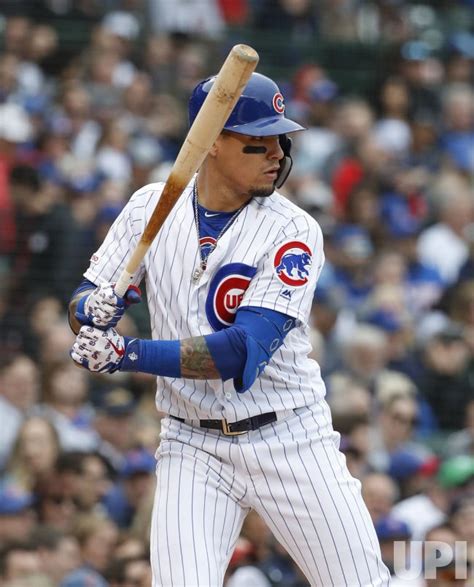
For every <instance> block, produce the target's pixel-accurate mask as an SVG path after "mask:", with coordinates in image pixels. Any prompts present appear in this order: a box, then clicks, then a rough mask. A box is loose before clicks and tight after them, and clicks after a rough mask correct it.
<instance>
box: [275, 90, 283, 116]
mask: <svg viewBox="0 0 474 587" xmlns="http://www.w3.org/2000/svg"><path fill="white" fill-rule="evenodd" d="M273 108H275V110H276V112H278V114H283V112H285V102H284V101H283V96H282V95H281V94H280V93H278V94H275V95H274V96H273Z"/></svg>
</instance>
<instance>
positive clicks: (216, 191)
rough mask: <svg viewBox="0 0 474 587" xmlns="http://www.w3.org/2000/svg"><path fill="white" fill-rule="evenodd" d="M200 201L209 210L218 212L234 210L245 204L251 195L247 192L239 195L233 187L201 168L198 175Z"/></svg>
mask: <svg viewBox="0 0 474 587" xmlns="http://www.w3.org/2000/svg"><path fill="white" fill-rule="evenodd" d="M196 181H197V194H198V202H199V204H200V205H201V206H204V208H207V209H208V210H215V211H216V212H233V211H234V210H238V209H239V208H240V207H241V206H242V205H243V204H245V203H246V202H247V201H248V200H249V197H248V196H247V195H246V194H242V195H239V194H237V193H236V191H235V189H232V188H230V187H228V186H226V185H225V183H222V182H221V181H216V180H215V179H214V178H212V177H211V174H209V173H206V172H205V171H204V170H202V169H201V171H200V172H199V175H198V177H197V180H196Z"/></svg>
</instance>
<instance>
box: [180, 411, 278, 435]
mask: <svg viewBox="0 0 474 587" xmlns="http://www.w3.org/2000/svg"><path fill="white" fill-rule="evenodd" d="M170 418H173V420H178V422H183V423H186V422H189V423H190V424H192V423H193V421H191V420H185V419H184V418H178V417H177V416H171V415H170ZM276 421H277V415H276V414H275V412H268V413H267V414H260V415H258V416H252V417H251V418H245V420H238V421H237V422H227V420H199V426H201V428H211V429H213V430H220V431H221V432H222V433H223V434H226V435H227V436H234V435H237V434H245V433H246V432H249V431H250V430H257V428H260V427H261V426H265V425H266V424H271V423H272V422H276Z"/></svg>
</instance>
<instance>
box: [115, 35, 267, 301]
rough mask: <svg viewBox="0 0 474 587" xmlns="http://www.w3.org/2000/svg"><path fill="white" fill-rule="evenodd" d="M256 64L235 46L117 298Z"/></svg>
mask: <svg viewBox="0 0 474 587" xmlns="http://www.w3.org/2000/svg"><path fill="white" fill-rule="evenodd" d="M258 60H259V56H258V53H257V52H256V51H255V49H252V47H249V46H248V45H235V46H234V47H233V48H232V49H231V51H230V52H229V55H228V56H227V58H226V60H225V61H224V63H223V65H222V67H221V70H220V71H219V73H218V74H217V77H216V79H215V81H214V83H213V85H212V88H211V90H210V91H209V93H208V95H207V96H206V99H205V100H204V103H203V105H202V106H201V109H200V110H199V112H198V114H197V116H196V118H195V120H194V122H193V124H192V126H191V128H190V129H189V132H188V134H187V136H186V138H185V140H184V143H183V145H182V147H181V149H180V151H179V153H178V156H177V158H176V160H175V162H174V165H173V167H172V169H171V171H170V174H169V176H168V179H167V181H166V184H165V187H164V189H163V192H162V194H161V197H160V199H159V201H158V204H157V205H156V208H155V209H154V210H153V213H152V215H151V217H150V219H149V221H148V223H147V225H146V227H145V230H144V231H143V234H142V236H141V237H140V240H139V242H138V244H137V246H136V247H135V250H134V251H133V253H132V254H131V256H130V258H129V259H128V261H127V264H126V266H125V269H124V270H123V271H122V273H121V275H120V277H119V278H118V280H117V282H116V284H115V293H116V294H117V295H119V296H121V297H123V296H124V295H125V292H126V291H127V289H128V286H129V285H130V284H131V283H132V281H133V277H134V274H135V272H136V271H137V270H138V268H139V266H140V263H141V262H142V260H143V258H144V256H145V255H146V253H147V251H148V249H149V248H150V246H151V243H152V242H153V239H154V238H155V237H156V235H157V234H158V231H159V230H160V228H161V227H162V226H163V223H164V221H165V220H166V218H167V217H168V214H169V213H170V212H171V210H172V208H173V206H174V205H175V203H176V202H177V200H178V198H179V197H180V196H181V194H182V193H183V190H184V188H185V187H186V186H187V185H188V183H189V182H190V181H191V178H192V177H193V175H194V174H195V173H196V171H197V170H198V169H199V167H200V166H201V164H202V162H203V161H204V159H205V158H206V155H207V154H208V152H209V150H210V149H211V147H212V145H213V144H214V142H215V140H216V139H217V137H218V136H219V134H220V133H221V131H222V129H223V128H224V124H225V123H226V122H227V119H228V118H229V116H230V113H231V112H232V110H233V108H234V106H235V105H236V103H237V100H238V99H239V98H240V96H241V94H242V92H243V89H244V88H245V86H246V84H247V82H248V81H249V79H250V76H251V75H252V72H253V71H254V70H255V68H256V66H257V63H258Z"/></svg>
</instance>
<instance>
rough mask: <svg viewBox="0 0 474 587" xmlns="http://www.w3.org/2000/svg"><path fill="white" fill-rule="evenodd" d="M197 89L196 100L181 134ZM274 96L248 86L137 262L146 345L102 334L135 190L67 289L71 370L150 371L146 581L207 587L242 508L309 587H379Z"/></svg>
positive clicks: (145, 207)
mask: <svg viewBox="0 0 474 587" xmlns="http://www.w3.org/2000/svg"><path fill="white" fill-rule="evenodd" d="M213 81H214V78H210V79H208V80H205V81H204V82H202V83H200V84H198V86H197V87H196V88H195V90H194V92H193V94H192V96H191V99H190V103H189V114H190V119H191V122H192V121H193V120H194V118H195V116H196V114H197V113H198V111H199V109H200V107H201V105H202V103H203V101H204V99H205V97H206V95H207V93H208V92H209V90H210V88H211V87H212V84H213ZM301 130H304V129H303V128H302V127H301V126H300V125H299V124H297V123H296V122H293V121H292V120H289V119H288V118H286V117H285V105H284V101H283V96H282V95H281V93H280V91H279V89H278V86H277V85H276V84H275V83H274V82H273V81H272V80H271V79H269V78H267V77H265V76H262V75H259V74H256V73H254V74H252V76H251V79H250V81H249V82H248V84H247V86H246V88H245V90H244V92H243V94H242V96H241V98H240V99H239V101H238V102H237V105H236V107H235V108H234V110H233V112H232V114H231V116H230V117H229V119H228V121H227V123H226V124H225V127H224V130H223V132H222V133H221V135H220V136H219V137H218V139H217V140H216V142H215V143H214V145H213V146H212V148H211V150H210V152H209V154H208V156H207V158H206V160H205V162H204V163H203V165H202V167H201V169H200V170H199V172H198V174H197V175H196V177H195V178H194V180H193V181H192V182H191V183H190V185H189V186H188V187H187V189H186V190H185V191H184V192H183V194H182V195H181V197H180V198H179V200H178V202H177V203H176V205H175V207H174V208H173V210H172V212H171V213H170V215H169V216H168V218H167V219H166V221H165V223H164V225H163V227H162V228H161V230H160V232H159V234H158V236H157V238H156V239H155V241H154V243H153V244H152V246H151V248H150V250H149V252H148V253H147V255H146V256H145V259H144V261H143V263H142V266H141V268H140V270H139V271H138V273H137V275H136V278H135V285H138V284H139V283H140V282H141V281H142V279H145V281H146V291H147V297H148V305H149V309H150V319H151V326H152V337H153V338H152V340H143V339H137V338H127V337H123V336H121V335H120V334H119V333H118V332H117V330H116V329H115V326H116V324H117V322H118V320H119V319H120V317H121V316H122V315H123V312H124V311H125V310H126V308H127V307H128V305H129V304H130V303H133V302H135V301H137V300H138V297H137V296H138V294H137V291H136V290H135V288H133V287H132V288H131V289H129V291H128V292H127V294H126V295H125V298H119V297H118V296H117V295H115V293H114V286H113V283H114V281H115V280H116V279H117V277H118V276H119V275H120V273H121V271H122V269H123V267H124V264H125V261H126V260H127V257H128V255H129V251H130V248H131V245H134V244H135V243H136V242H137V241H138V239H139V237H140V235H141V233H142V231H143V229H144V227H145V225H146V223H147V221H148V219H149V217H150V215H151V213H152V211H153V209H154V208H155V206H156V203H157V201H158V199H159V198H160V193H161V191H162V189H163V185H162V184H159V183H156V184H151V185H147V186H145V187H143V188H142V189H139V190H138V191H137V192H136V193H135V194H133V196H132V197H131V199H130V201H129V202H128V204H127V205H126V207H125V208H124V210H123V212H122V213H121V214H120V216H119V217H118V218H117V220H116V221H115V223H114V224H113V226H112V227H111V229H110V231H109V233H108V235H107V236H106V238H105V240H104V242H103V244H102V245H101V246H100V248H99V249H98V251H97V252H96V253H95V254H94V255H93V256H92V259H91V264H90V266H89V268H88V269H87V271H86V272H85V274H84V276H85V280H84V281H83V283H82V284H81V285H80V286H79V288H78V289H77V290H76V292H75V293H74V294H73V299H72V302H71V308H70V316H71V323H72V325H73V328H74V329H75V331H76V332H78V335H77V339H76V342H75V344H74V346H73V348H72V350H71V356H72V358H73V360H74V361H75V362H76V363H78V364H79V365H82V366H83V367H86V368H87V369H89V370H90V371H93V372H111V373H112V372H114V371H117V370H120V371H141V372H146V373H152V374H155V375H156V376H157V394H156V405H157V407H158V409H159V410H160V411H161V412H164V413H165V414H167V416H166V417H164V418H163V421H162V429H161V442H160V446H159V448H158V451H157V460H158V461H157V488H156V495H155V501H154V508H153V514H152V523H151V563H152V569H153V585H154V586H158V585H159V586H191V585H192V586H195V585H199V586H206V587H208V586H217V585H222V582H223V577H224V572H225V569H226V566H227V564H228V562H229V559H230V557H231V554H232V551H233V548H234V545H235V543H236V540H237V538H238V536H239V532H240V529H241V526H242V522H243V520H244V518H245V516H246V514H247V513H248V512H249V510H250V509H254V510H256V511H257V512H258V513H259V514H260V515H261V516H262V517H263V519H264V520H265V521H266V523H267V524H268V526H269V527H270V529H271V530H272V532H273V533H274V535H275V536H276V537H277V539H278V540H279V541H280V542H281V543H282V544H283V546H284V547H285V548H286V549H287V551H288V553H289V554H290V555H291V556H292V557H293V558H294V560H295V561H296V562H297V564H298V565H299V566H300V567H301V569H302V571H303V572H304V574H305V575H306V577H307V578H308V580H309V581H310V582H311V584H312V585H320V586H323V587H329V586H331V585H338V586H343V585H344V586H346V585H347V586H348V585H350V586H354V587H355V586H381V585H388V582H389V574H388V571H387V569H386V568H385V566H384V565H383V563H382V562H381V558H380V550H379V546H378V542H377V538H376V535H375V532H374V528H373V525H372V522H371V519H370V517H369V514H368V512H367V509H366V507H365V505H364V502H363V500H362V498H361V493H360V483H359V481H358V480H356V479H354V478H352V477H351V475H350V474H349V472H348V470H347V468H346V464H345V459H344V456H343V455H342V453H341V452H339V450H338V445H339V434H337V433H336V432H334V430H333V427H332V424H331V415H330V411H329V408H328V406H327V404H326V402H325V400H324V395H325V387H324V383H323V381H322V380H321V376H320V369H319V366H318V364H317V363H316V362H315V361H313V360H310V359H308V356H307V355H308V352H309V351H310V344H309V342H308V317H309V313H310V308H311V304H312V301H313V294H314V289H315V287H316V282H317V279H318V276H319V274H320V271H321V268H322V265H323V261H324V253H323V238H322V234H321V229H320V227H319V226H318V224H317V222H316V221H315V220H314V219H313V218H312V217H311V216H309V215H308V214H307V213H305V212H304V211H303V210H301V209H300V208H298V207H297V206H295V205H294V204H293V203H291V202H290V201H289V200H287V199H286V198H285V197H283V196H282V195H280V194H279V193H278V192H277V191H276V189H277V188H279V187H280V186H281V185H282V184H283V182H284V181H285V179H286V177H287V175H288V173H289V171H290V168H291V140H290V138H288V136H287V134H288V133H292V132H295V131H301Z"/></svg>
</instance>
